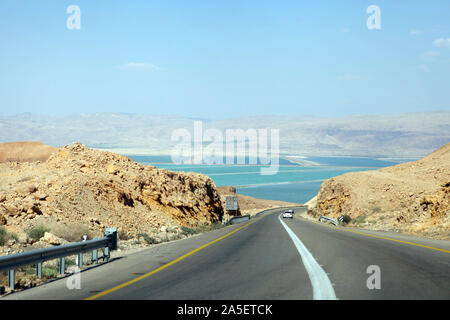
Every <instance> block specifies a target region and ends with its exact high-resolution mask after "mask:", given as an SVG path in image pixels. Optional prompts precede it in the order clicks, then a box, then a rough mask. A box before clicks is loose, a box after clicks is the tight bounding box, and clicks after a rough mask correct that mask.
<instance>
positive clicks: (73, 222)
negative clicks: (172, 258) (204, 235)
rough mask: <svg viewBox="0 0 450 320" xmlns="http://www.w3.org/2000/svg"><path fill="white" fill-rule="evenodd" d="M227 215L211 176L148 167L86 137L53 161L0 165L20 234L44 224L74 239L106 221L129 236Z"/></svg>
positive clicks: (2, 210)
mask: <svg viewBox="0 0 450 320" xmlns="http://www.w3.org/2000/svg"><path fill="white" fill-rule="evenodd" d="M222 215H223V208H222V204H221V201H220V197H219V195H218V193H217V191H216V187H215V185H214V183H213V181H212V180H211V179H210V178H209V177H207V176H205V175H201V174H195V173H176V172H171V171H167V170H162V169H157V168H155V167H153V166H143V165H140V164H138V163H136V162H134V161H132V160H131V159H129V158H127V157H124V156H120V155H117V154H114V153H110V152H103V151H98V150H92V149H89V148H87V147H85V146H84V145H82V144H80V143H74V144H72V145H70V146H66V147H63V148H59V149H57V151H56V152H55V153H53V154H52V155H51V156H50V157H49V158H48V160H47V161H45V162H40V161H37V162H25V163H19V162H8V163H2V164H0V226H4V227H6V229H7V230H8V231H9V232H14V233H16V234H18V235H19V236H20V237H22V235H24V232H25V231H26V230H27V229H30V228H31V227H33V226H38V225H44V226H49V227H50V229H51V230H52V232H53V233H57V235H58V236H59V237H62V238H66V239H68V238H78V236H79V235H80V234H84V233H89V236H90V237H94V236H99V235H101V234H102V233H103V230H104V228H105V227H117V228H118V229H119V232H120V234H121V236H122V237H124V238H126V237H135V236H136V235H138V234H139V233H145V234H154V233H159V232H161V231H162V232H169V231H171V230H172V231H174V232H175V231H176V230H177V229H178V230H179V229H180V228H181V226H191V227H196V226H201V225H206V224H210V223H214V222H217V221H220V219H221V217H222ZM77 240H79V239H77Z"/></svg>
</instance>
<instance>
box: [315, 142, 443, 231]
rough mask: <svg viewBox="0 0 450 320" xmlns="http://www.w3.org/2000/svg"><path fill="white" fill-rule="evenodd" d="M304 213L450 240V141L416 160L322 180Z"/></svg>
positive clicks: (378, 228) (369, 226)
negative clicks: (311, 203) (310, 206)
mask: <svg viewBox="0 0 450 320" xmlns="http://www.w3.org/2000/svg"><path fill="white" fill-rule="evenodd" d="M309 214H310V215H312V216H314V217H318V216H320V215H326V216H331V217H333V218H337V217H339V216H340V215H349V216H350V217H351V219H352V224H353V225H357V226H359V227H367V228H371V229H377V230H396V231H401V232H406V233H411V234H417V235H423V236H428V237H433V238H439V239H450V143H448V144H446V145H445V146H443V147H442V148H440V149H439V150H436V151H435V152H433V153H431V154H430V155H428V156H426V157H424V158H422V159H420V160H418V161H415V162H408V163H403V164H399V165H396V166H392V167H387V168H383V169H379V170H372V171H366V172H352V173H347V174H344V175H342V176H339V177H334V178H331V179H328V180H326V181H324V182H323V184H322V186H321V188H320V191H319V194H318V196H317V204H316V205H315V207H313V208H311V209H310V210H309Z"/></svg>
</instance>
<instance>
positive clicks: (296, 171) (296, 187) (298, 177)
mask: <svg viewBox="0 0 450 320" xmlns="http://www.w3.org/2000/svg"><path fill="white" fill-rule="evenodd" d="M129 157H130V158H132V159H133V160H135V161H137V162H139V163H142V164H151V165H154V166H156V167H158V168H165V169H168V170H172V171H184V172H198V173H203V174H206V175H208V176H210V177H211V179H213V181H214V183H215V184H216V185H217V186H219V187H220V186H235V187H236V190H237V192H238V193H240V194H244V195H248V196H252V197H255V198H262V199H271V200H281V201H289V202H295V203H305V202H307V201H308V200H309V199H311V198H312V197H314V196H315V195H316V194H317V192H318V191H319V188H320V185H321V183H322V182H323V181H324V180H325V179H328V178H331V177H335V176H339V175H342V174H344V173H347V172H355V171H366V170H375V169H378V168H382V167H386V166H392V165H395V164H397V163H400V162H404V161H402V160H401V159H400V160H396V161H395V162H394V161H385V160H379V159H375V158H355V157H311V158H305V159H304V160H308V161H313V162H315V163H318V164H319V165H318V166H301V165H298V164H295V163H292V162H290V161H287V160H284V159H280V166H279V169H278V173H277V174H275V175H261V171H260V169H261V168H262V166H259V165H192V164H183V165H177V164H173V163H172V162H171V159H170V156H132V155H131V156H129ZM408 160H409V161H411V160H412V159H411V160H410V159H408Z"/></svg>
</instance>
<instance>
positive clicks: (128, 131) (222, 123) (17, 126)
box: [0, 111, 450, 157]
mask: <svg viewBox="0 0 450 320" xmlns="http://www.w3.org/2000/svg"><path fill="white" fill-rule="evenodd" d="M194 121H196V120H195V119H192V118H184V117H179V116H160V115H144V114H125V113H93V114H78V115H70V116H60V117H55V116H45V115H37V114H29V113H25V114H18V115H13V116H0V142H13V141H30V140H31V141H41V142H43V143H46V144H48V145H51V146H63V145H67V144H71V143H72V142H75V141H78V142H81V143H83V144H85V145H87V146H89V147H92V148H99V149H108V150H112V151H116V152H118V153H122V154H170V152H171V150H172V148H173V146H174V145H175V144H177V143H178V142H173V141H171V135H172V133H173V131H174V130H176V129H180V128H184V129H187V130H188V131H190V132H191V134H193V131H194V129H193V128H194ZM201 121H202V122H203V129H204V130H206V129H208V128H215V129H218V130H220V131H221V132H223V135H224V136H225V130H226V129H243V130H247V129H266V128H272V129H279V135H280V153H281V154H284V155H301V156H319V155H321V156H344V155H345V156H392V157H419V156H423V155H426V154H428V153H430V152H432V151H433V150H436V149H437V148H439V147H441V146H442V145H444V144H446V143H448V142H450V111H437V112H427V113H407V114H400V115H384V116H371V115H366V116H344V117H339V118H321V117H313V116H300V115H299V116H277V115H270V116H269V115H268V116H255V117H242V118H235V119H224V120H201Z"/></svg>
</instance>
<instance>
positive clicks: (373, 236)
mask: <svg viewBox="0 0 450 320" xmlns="http://www.w3.org/2000/svg"><path fill="white" fill-rule="evenodd" d="M307 221H310V222H312V223H315V224H317V225H319V226H322V227H328V228H335V229H338V230H342V231H345V232H352V233H356V234H361V235H364V236H368V237H372V238H377V239H383V240H390V241H394V242H399V243H404V244H409V245H411V246H416V247H422V248H427V249H431V250H437V251H442V252H446V253H450V250H446V249H441V248H435V247H430V246H426V245H423V244H420V243H415V242H410V241H403V240H397V239H393V238H387V237H382V236H376V235H373V234H368V233H364V232H359V231H354V230H347V229H343V228H337V227H335V226H329V225H326V224H323V223H320V222H317V221H311V220H307Z"/></svg>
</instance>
